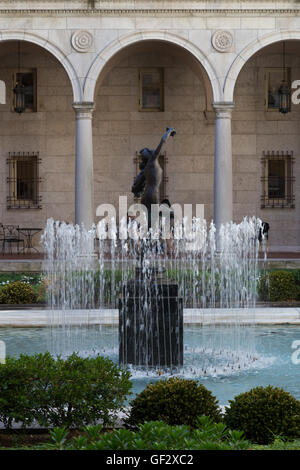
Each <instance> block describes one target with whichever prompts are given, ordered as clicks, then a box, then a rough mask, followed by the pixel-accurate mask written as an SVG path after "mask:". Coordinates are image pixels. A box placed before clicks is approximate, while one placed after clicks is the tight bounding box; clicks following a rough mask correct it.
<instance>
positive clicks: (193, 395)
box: [127, 377, 220, 426]
mask: <svg viewBox="0 0 300 470" xmlns="http://www.w3.org/2000/svg"><path fill="white" fill-rule="evenodd" d="M202 415H205V416H209V417H210V418H212V419H213V420H215V421H218V420H219V419H220V412H219V408H218V402H217V400H216V398H215V397H214V396H213V395H212V393H211V392H210V391H209V390H207V389H206V388H205V387H204V386H203V385H202V384H199V383H198V382H197V381H196V380H187V379H180V378H174V377H172V378H170V379H168V380H160V381H158V382H156V383H155V384H153V383H150V384H149V385H147V387H146V388H145V389H144V390H143V391H142V392H141V393H140V394H138V395H137V396H136V398H135V399H134V400H133V401H132V402H131V411H130V416H129V418H128V419H127V424H128V425H129V426H136V425H138V424H141V423H144V422H145V421H164V422H165V423H167V424H170V425H174V424H175V425H176V424H186V425H189V426H196V423H197V418H198V417H199V416H202Z"/></svg>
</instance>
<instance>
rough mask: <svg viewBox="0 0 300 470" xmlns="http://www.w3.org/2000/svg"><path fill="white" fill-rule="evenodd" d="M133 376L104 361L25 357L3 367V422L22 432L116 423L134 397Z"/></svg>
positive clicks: (0, 378) (0, 403) (0, 404)
mask: <svg viewBox="0 0 300 470" xmlns="http://www.w3.org/2000/svg"><path fill="white" fill-rule="evenodd" d="M130 388H131V382H130V380H129V372H127V371H124V370H122V369H120V368H119V367H118V366H117V365H116V364H114V363H113V362H112V361H110V360H109V359H106V358H103V357H100V356H98V357H96V358H81V357H79V356H78V355H77V354H72V356H70V357H69V358H67V359H66V360H63V359H62V358H60V357H58V358H57V359H54V358H53V357H52V356H51V355H50V353H45V354H36V355H34V356H27V355H21V356H20V357H19V358H10V357H8V358H7V359H6V363H5V364H4V365H1V366H0V421H2V422H3V423H4V425H5V427H6V428H10V427H11V425H12V422H13V420H15V421H20V422H21V423H22V426H23V427H26V426H29V425H30V424H32V422H33V420H36V421H37V422H38V424H40V425H41V426H45V427H53V426H68V427H73V426H75V427H81V426H82V425H83V424H90V423H94V422H95V421H96V420H99V419H101V420H103V423H104V425H107V424H109V423H112V422H113V421H114V420H115V418H116V412H117V411H118V410H120V409H122V407H123V404H124V401H125V398H126V395H127V394H128V393H129V392H130Z"/></svg>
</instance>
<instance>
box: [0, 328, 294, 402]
mask: <svg viewBox="0 0 300 470" xmlns="http://www.w3.org/2000/svg"><path fill="white" fill-rule="evenodd" d="M228 331H229V330H228V328H227V327H226V326H218V327H217V326H214V327H213V328H212V327H202V328H201V327H195V326H194V327H185V329H184V349H185V369H184V371H181V375H182V374H183V375H185V376H188V377H192V378H195V379H196V378H197V379H199V381H200V382H202V383H203V384H204V385H205V386H206V387H207V388H208V389H209V390H211V391H212V392H213V393H214V394H215V395H216V397H217V398H218V400H219V403H220V404H221V405H226V404H227V403H228V400H230V399H232V398H233V397H234V396H235V395H238V394H239V393H241V392H244V391H247V390H249V389H250V388H252V387H256V386H258V385H263V386H266V385H269V384H270V385H274V386H279V387H283V388H284V389H285V390H288V391H289V392H291V393H292V394H293V395H294V396H295V397H296V398H298V399H300V364H295V363H293V361H292V354H293V353H294V352H295V349H292V343H293V342H294V341H300V327H299V326H287V325H280V326H276V325H274V326H271V327H270V326H255V327H251V330H250V329H249V332H248V330H247V328H245V327H244V328H243V335H244V338H246V337H247V335H248V333H249V338H250V337H251V341H253V343H254V344H253V348H255V353H254V352H253V354H252V356H253V357H255V360H253V361H252V359H251V360H250V361H249V364H248V365H247V366H246V367H241V368H240V369H235V370H232V371H228V370H227V371H226V372H223V369H222V367H220V368H218V367H217V369H214V370H212V372H210V373H208V374H207V375H205V374H204V373H203V367H201V363H203V361H204V359H205V361H207V357H206V356H205V355H207V351H202V350H201V345H200V344H199V342H201V341H202V340H203V341H206V344H209V341H210V339H211V338H212V337H213V336H215V335H219V336H220V338H222V344H221V343H220V344H221V346H222V348H223V349H222V351H221V352H219V353H218V354H219V355H220V357H221V356H222V358H223V359H224V355H226V343H227V344H228V347H230V341H231V338H230V336H228ZM250 333H251V334H250ZM57 334H58V335H64V336H65V335H67V336H68V335H69V337H71V338H72V339H73V340H74V347H73V349H74V350H77V351H78V352H80V354H83V355H86V354H89V355H94V354H98V353H101V354H103V355H107V356H109V357H110V358H111V359H113V360H114V361H117V360H118V345H117V335H116V328H112V327H102V328H99V327H97V328H96V327H94V328H84V327H81V328H80V330H79V329H76V328H75V329H74V330H72V329H70V330H68V331H59V332H56V335H57ZM76 335H77V337H78V338H77V340H76ZM56 337H57V336H56ZM0 341H4V342H5V345H6V354H7V355H19V354H20V353H24V354H33V353H35V352H45V351H46V350H48V349H49V347H51V335H50V333H49V329H48V328H0ZM242 341H243V338H242ZM70 344H71V343H70V341H69V342H68V347H69V348H70V347H71V348H72V346H70ZM299 344H300V343H299ZM298 348H299V349H300V346H299V347H298ZM252 356H251V357H252ZM299 357H300V354H299ZM230 360H231V361H233V363H235V362H236V361H239V360H240V358H237V357H233V358H231V359H230V358H229V359H227V358H225V362H224V360H223V364H226V366H227V363H228V366H229V369H230ZM215 363H216V362H214V364H215ZM214 367H215V366H214ZM214 371H215V373H214ZM163 375H166V374H163ZM167 375H170V374H167ZM159 378H160V377H159V376H158V375H157V373H156V372H155V373H153V372H151V371H145V370H143V371H138V372H134V374H133V378H132V381H133V392H134V393H137V392H140V391H141V390H142V389H143V388H144V387H145V385H146V384H147V383H148V382H150V381H153V380H157V379H159Z"/></svg>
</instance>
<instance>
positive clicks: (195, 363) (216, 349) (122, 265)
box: [42, 129, 261, 376]
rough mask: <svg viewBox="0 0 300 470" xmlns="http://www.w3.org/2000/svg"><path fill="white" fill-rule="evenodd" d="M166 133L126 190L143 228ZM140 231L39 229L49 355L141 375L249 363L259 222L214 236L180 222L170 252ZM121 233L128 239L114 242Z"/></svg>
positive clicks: (129, 227)
mask: <svg viewBox="0 0 300 470" xmlns="http://www.w3.org/2000/svg"><path fill="white" fill-rule="evenodd" d="M174 134H175V131H174V129H167V131H166V133H165V134H164V136H163V137H162V139H161V142H160V144H159V146H158V147H157V149H156V150H155V151H154V150H149V149H143V150H142V151H141V155H142V163H141V166H140V168H141V173H140V175H138V177H137V180H136V182H135V185H134V186H133V192H134V193H135V195H136V196H139V195H142V203H143V204H144V206H145V207H146V215H148V221H149V220H151V216H152V214H151V207H153V206H152V205H153V204H154V203H157V202H158V189H159V185H160V182H161V173H160V169H159V168H158V166H157V165H159V164H158V163H157V156H158V155H159V152H160V150H161V147H162V145H163V144H164V142H165V141H166V140H167V138H168V137H169V136H170V135H174ZM147 212H148V214H147ZM187 227H188V229H187ZM147 228H148V234H147V236H143V237H141V236H138V224H137V223H136V220H133V221H129V222H128V221H127V220H124V219H121V220H120V221H119V227H117V224H116V220H114V219H111V220H110V223H109V224H107V221H105V219H103V220H102V221H101V222H100V223H99V224H98V226H97V227H96V226H93V227H92V228H91V229H90V230H87V229H86V228H84V227H83V226H78V225H75V226H74V225H73V224H67V223H64V222H58V221H56V222H55V221H54V220H53V219H49V220H48V221H47V225H46V228H45V231H44V234H43V236H42V243H43V245H44V249H45V252H46V266H45V270H46V273H47V276H46V277H47V282H48V302H49V307H50V310H49V327H50V332H51V334H50V344H49V349H50V350H51V352H52V353H54V354H69V353H71V352H73V351H80V352H81V353H82V354H93V353H101V354H105V355H110V356H111V357H113V358H114V359H115V360H118V361H119V363H120V364H122V365H125V366H127V367H130V368H131V369H132V370H133V373H134V374H136V375H140V376H143V375H145V374H146V375H149V374H150V375H151V374H152V375H153V374H154V375H155V374H158V375H162V374H170V373H171V374H173V373H176V374H182V375H197V376H205V375H212V376H216V375H227V374H232V373H235V372H238V371H240V370H248V369H249V368H252V367H254V364H255V365H257V363H258V362H257V361H258V358H257V354H256V352H255V345H254V334H253V326H254V319H255V318H254V311H255V310H254V309H255V301H256V283H257V276H258V253H259V241H258V232H259V230H260V228H261V221H260V220H259V219H256V218H254V217H252V218H245V219H244V220H243V221H242V222H241V223H240V224H236V223H233V222H231V223H228V224H225V225H223V226H222V227H221V229H220V231H219V232H218V233H217V232H216V228H215V226H214V224H213V223H211V224H210V225H207V223H206V221H205V220H204V219H201V218H196V217H194V218H193V219H192V221H187V220H186V219H185V218H183V220H182V221H181V222H180V224H177V223H175V224H174V227H173V236H172V249H171V250H170V246H169V245H168V243H167V241H166V240H162V238H161V237H160V236H153V225H152V226H151V225H150V224H149V222H148V227H147ZM124 230H125V231H127V232H128V233H131V237H123V236H120V233H121V232H122V231H124ZM191 234H192V237H191ZM154 235H155V234H154ZM220 316H221V317H222V318H221V317H220ZM95 317H96V320H95ZM220 318H221V320H220ZM220 321H221V322H222V328H220ZM205 325H209V330H207V328H203V326H205ZM100 330H101V333H102V335H103V333H104V338H105V340H104V341H103V344H102V345H101V346H100V347H99V346H97V348H96V350H94V351H93V350H91V349H89V348H86V336H87V335H88V336H89V337H91V335H92V336H93V337H94V338H96V336H97V335H98V334H99V331H100ZM90 343H91V341H90ZM95 344H96V343H95Z"/></svg>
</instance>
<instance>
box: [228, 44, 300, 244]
mask: <svg viewBox="0 0 300 470" xmlns="http://www.w3.org/2000/svg"><path fill="white" fill-rule="evenodd" d="M299 47H300V44H299V43H297V42H290V43H287V45H286V51H287V55H286V66H287V67H290V68H291V80H292V81H293V80H297V79H299V78H300V61H299V54H298V52H297V51H298V49H299ZM281 64H282V44H278V45H274V46H271V47H269V48H266V49H265V50H263V51H261V52H259V53H258V54H256V55H255V56H254V57H253V58H252V59H251V60H250V61H249V62H248V63H247V64H246V65H245V67H244V68H243V69H242V71H241V73H240V75H239V78H238V81H237V84H236V89H235V110H234V112H233V116H232V134H233V203H234V206H233V207H234V219H235V220H240V219H241V218H242V217H243V216H244V215H245V214H254V215H256V216H259V217H261V219H262V220H265V221H267V222H269V224H270V227H271V228H270V233H269V240H270V245H273V247H277V246H278V247H280V246H286V247H289V246H297V245H298V246H299V239H300V236H299V234H300V212H299V204H300V191H299V188H300V179H299V178H300V139H299V130H300V122H299V121H300V107H299V105H297V106H295V105H293V104H292V108H291V112H290V113H288V114H286V115H283V114H281V113H279V112H278V111H266V110H265V77H264V76H265V69H266V68H272V67H275V68H276V67H280V66H281ZM264 151H275V152H277V151H279V152H281V151H284V152H286V151H292V152H293V154H294V157H295V163H294V171H293V173H294V176H295V178H296V181H295V183H294V194H295V208H294V209H288V208H285V209H279V208H272V209H261V208H260V203H261V200H260V197H261V194H262V183H261V176H262V169H261V157H262V154H263V152H264Z"/></svg>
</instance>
